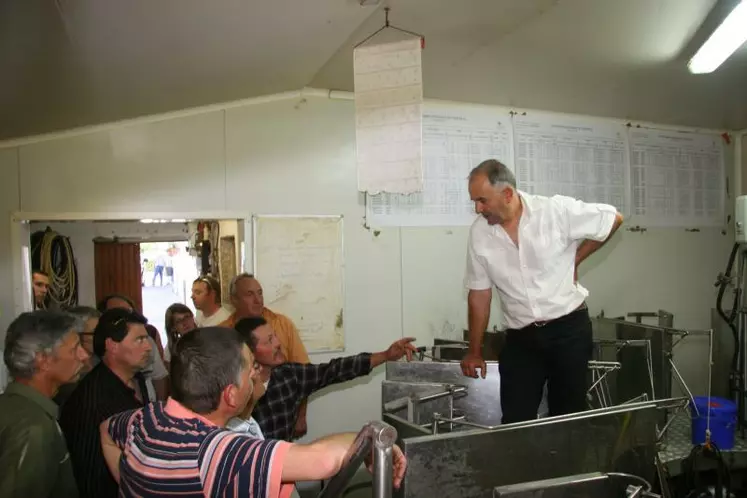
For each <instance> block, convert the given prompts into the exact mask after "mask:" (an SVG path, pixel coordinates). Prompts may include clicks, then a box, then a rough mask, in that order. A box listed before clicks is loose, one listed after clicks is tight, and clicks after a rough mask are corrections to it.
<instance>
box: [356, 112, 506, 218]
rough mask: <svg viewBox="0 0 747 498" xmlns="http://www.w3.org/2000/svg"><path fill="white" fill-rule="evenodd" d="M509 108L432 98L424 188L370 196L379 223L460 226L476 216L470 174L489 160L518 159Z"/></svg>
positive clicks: (425, 144) (426, 134) (370, 211)
mask: <svg viewBox="0 0 747 498" xmlns="http://www.w3.org/2000/svg"><path fill="white" fill-rule="evenodd" d="M511 145H512V137H511V125H510V114H509V111H508V110H505V111H501V110H500V109H496V108H490V107H479V106H457V105H451V104H438V103H426V104H425V105H424V108H423V179H424V185H423V191H422V192H418V193H415V194H410V195H398V194H378V195H369V196H367V215H368V217H369V218H368V220H369V223H370V224H371V225H374V226H460V225H469V224H471V223H472V221H474V219H475V210H474V205H473V203H472V202H471V201H470V198H469V192H468V191H467V176H468V175H469V172H470V170H471V169H472V168H474V167H475V166H477V165H478V164H479V163H480V162H482V161H483V160H485V159H489V158H494V159H498V160H500V161H503V162H505V163H506V164H509V165H510V164H512V157H511V154H512V153H511Z"/></svg>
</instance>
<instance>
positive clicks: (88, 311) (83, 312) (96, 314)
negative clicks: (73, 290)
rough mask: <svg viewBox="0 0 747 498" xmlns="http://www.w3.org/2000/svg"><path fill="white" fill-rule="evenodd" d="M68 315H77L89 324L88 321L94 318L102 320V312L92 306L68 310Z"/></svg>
mask: <svg viewBox="0 0 747 498" xmlns="http://www.w3.org/2000/svg"><path fill="white" fill-rule="evenodd" d="M65 311H67V312H68V313H70V314H71V315H75V316H77V317H78V318H80V319H81V320H83V321H84V322H87V321H88V320H90V319H92V318H100V317H101V312H100V311H99V310H97V309H96V308H93V307H91V306H75V307H73V308H68V309H67V310H65Z"/></svg>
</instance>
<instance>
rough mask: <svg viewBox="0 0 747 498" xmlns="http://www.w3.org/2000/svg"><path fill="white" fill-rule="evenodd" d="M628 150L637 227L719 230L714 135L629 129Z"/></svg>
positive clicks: (719, 160)
mask: <svg viewBox="0 0 747 498" xmlns="http://www.w3.org/2000/svg"><path fill="white" fill-rule="evenodd" d="M630 148H631V159H630V168H631V178H632V180H631V182H632V191H633V214H634V215H635V216H636V222H637V223H640V224H642V225H652V226H677V227H683V226H684V227H700V226H716V227H718V226H723V225H724V209H725V201H726V199H725V197H726V179H725V171H724V148H723V143H722V138H721V137H720V136H719V135H718V134H716V133H710V134H708V133H695V132H680V131H669V130H657V129H652V128H634V129H631V130H630Z"/></svg>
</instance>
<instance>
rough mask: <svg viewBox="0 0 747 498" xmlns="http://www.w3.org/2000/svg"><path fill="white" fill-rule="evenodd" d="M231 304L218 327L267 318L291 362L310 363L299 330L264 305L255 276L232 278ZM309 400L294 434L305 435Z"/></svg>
mask: <svg viewBox="0 0 747 498" xmlns="http://www.w3.org/2000/svg"><path fill="white" fill-rule="evenodd" d="M229 292H230V293H231V304H233V307H234V309H235V310H236V311H234V313H233V314H231V316H230V317H228V319H227V320H226V321H224V322H222V323H220V324H219V325H218V326H219V327H228V328H231V329H232V328H235V326H236V322H238V321H239V320H241V319H242V318H254V317H260V316H261V317H262V318H264V319H265V320H266V321H267V323H268V325H270V327H272V329H273V330H274V331H275V335H276V336H277V338H278V340H279V341H280V348H281V350H282V352H283V354H284V355H285V357H286V358H287V359H288V360H287V361H288V362H290V363H303V364H307V363H310V361H309V355H308V353H307V352H306V348H305V347H304V345H303V342H301V337H300V336H299V335H298V329H297V328H296V326H295V325H294V324H293V322H292V321H291V319H290V318H288V317H287V316H285V315H281V314H280V313H275V312H273V311H272V310H270V309H268V308H265V300H264V296H263V295H262V286H261V285H260V284H259V282H258V281H257V279H256V278H254V275H252V274H250V273H241V274H239V275H236V276H235V277H234V278H233V280H231V285H230V287H229ZM306 429H307V426H306V402H305V401H304V403H303V405H301V409H300V413H299V416H298V421H297V422H296V428H295V433H294V436H295V437H297V438H299V437H302V436H304V435H305V434H306Z"/></svg>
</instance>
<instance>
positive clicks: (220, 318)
mask: <svg viewBox="0 0 747 498" xmlns="http://www.w3.org/2000/svg"><path fill="white" fill-rule="evenodd" d="M230 317H231V312H230V311H228V310H227V309H226V308H224V307H223V306H221V307H220V308H218V311H216V312H215V313H213V314H212V315H210V316H208V317H205V315H204V314H203V313H202V311H199V310H197V313H196V314H195V324H197V326H198V327H218V326H219V325H220V324H221V323H223V322H225V321H226V320H228V319H229V318H230Z"/></svg>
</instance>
